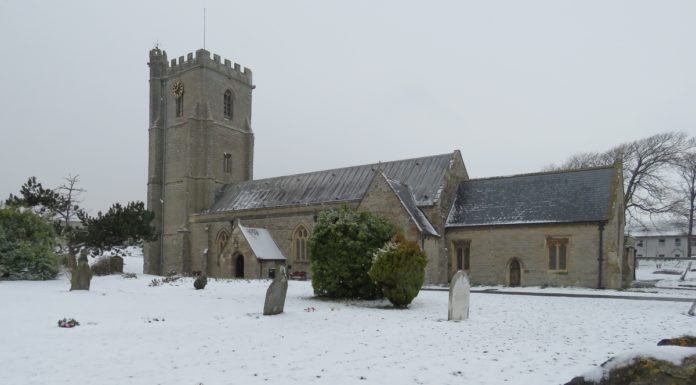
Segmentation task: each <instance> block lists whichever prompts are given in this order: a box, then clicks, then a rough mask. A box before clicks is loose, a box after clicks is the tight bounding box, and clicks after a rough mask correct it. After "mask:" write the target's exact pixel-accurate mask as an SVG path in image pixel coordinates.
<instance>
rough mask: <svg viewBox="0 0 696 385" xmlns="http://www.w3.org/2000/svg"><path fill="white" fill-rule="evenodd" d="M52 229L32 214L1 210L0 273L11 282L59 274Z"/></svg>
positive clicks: (40, 278)
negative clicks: (12, 280)
mask: <svg viewBox="0 0 696 385" xmlns="http://www.w3.org/2000/svg"><path fill="white" fill-rule="evenodd" d="M55 245H56V236H55V232H54V230H53V226H51V225H50V224H49V223H47V222H46V221H44V220H43V219H42V218H41V217H40V216H39V215H37V214H35V213H33V212H32V211H29V210H25V209H20V208H16V207H5V208H0V271H2V272H3V275H4V276H6V278H8V279H29V280H46V279H53V278H55V276H56V275H57V274H58V268H59V265H60V258H59V257H58V256H57V255H56V253H55V251H54V249H55Z"/></svg>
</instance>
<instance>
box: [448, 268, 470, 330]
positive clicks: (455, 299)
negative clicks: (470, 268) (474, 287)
mask: <svg viewBox="0 0 696 385" xmlns="http://www.w3.org/2000/svg"><path fill="white" fill-rule="evenodd" d="M470 289H471V285H470V284H469V277H468V276H467V275H466V273H465V272H463V271H461V270H459V271H457V272H456V273H455V274H454V277H452V282H451V283H450V290H449V308H448V309H447V320H448V321H461V320H465V319H468V318H469V291H470Z"/></svg>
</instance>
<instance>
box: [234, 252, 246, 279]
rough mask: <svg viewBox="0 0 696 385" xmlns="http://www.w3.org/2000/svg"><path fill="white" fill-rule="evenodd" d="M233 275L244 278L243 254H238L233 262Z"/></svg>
mask: <svg viewBox="0 0 696 385" xmlns="http://www.w3.org/2000/svg"><path fill="white" fill-rule="evenodd" d="M234 276H235V277H237V278H244V256H243V255H241V254H239V255H238V256H237V262H236V263H235V269H234Z"/></svg>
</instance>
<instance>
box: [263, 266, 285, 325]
mask: <svg viewBox="0 0 696 385" xmlns="http://www.w3.org/2000/svg"><path fill="white" fill-rule="evenodd" d="M287 292H288V274H287V273H286V272H285V266H281V267H280V269H279V271H278V274H276V276H275V278H273V282H271V286H269V287H268V290H266V302H265V303H264V305H263V315H275V314H280V313H282V312H283V308H284V307H285V294H287Z"/></svg>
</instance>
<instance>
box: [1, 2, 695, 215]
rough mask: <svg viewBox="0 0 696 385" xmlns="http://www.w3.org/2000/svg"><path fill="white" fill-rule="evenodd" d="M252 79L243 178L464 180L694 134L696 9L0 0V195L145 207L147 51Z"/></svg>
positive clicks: (684, 5)
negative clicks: (220, 62)
mask: <svg viewBox="0 0 696 385" xmlns="http://www.w3.org/2000/svg"><path fill="white" fill-rule="evenodd" d="M204 7H205V8H206V21H207V23H206V24H207V27H206V42H205V46H206V48H207V49H208V50H209V51H211V52H212V53H217V54H219V55H220V56H222V57H223V58H228V59H230V60H232V61H233V62H237V63H240V64H241V65H242V66H246V67H249V68H251V69H252V70H253V71H254V83H255V84H256V86H257V88H256V90H255V91H254V99H253V117H252V128H253V130H254V132H255V138H256V147H255V152H254V156H255V160H254V176H255V178H264V177H271V176H278V175H285V174H294V173H301V172H308V171H315V170H321V169H328V168H336V167H344V166H351V165H357V164H365V163H372V162H378V161H389V160H396V159H403V158H411V157H418V156H425V155H434V154H440V153H446V152H451V151H452V150H454V149H460V150H461V151H462V155H463V158H464V162H465V164H466V166H467V168H468V171H469V174H470V176H471V177H487V176H495V175H508V174H516V173H524V172H534V171H538V170H540V169H541V168H543V167H544V166H546V165H548V164H549V163H552V162H555V163H559V162H561V161H563V160H564V159H565V158H566V156H567V155H569V154H572V153H576V152H582V151H599V150H603V149H606V148H609V147H611V146H613V145H615V144H618V143H621V142H625V141H628V140H632V139H637V138H641V137H645V136H649V135H652V134H655V133H658V132H663V131H669V130H680V131H685V132H687V133H689V134H690V135H696V45H694V42H695V41H696V22H695V20H696V1H692V0H684V1H669V0H660V1H636V0H627V1H612V0H602V1H561V0H548V1H533V0H526V1H518V0H510V1H427V2H426V1H420V2H410V1H378V0H371V1H361V0H351V1H325V0H324V1H319V0H316V1H288V0H285V1H281V0H279V1H244V2H243V1H219V2H216V1H201V2H191V1H187V2H183V1H172V0H167V1H122V0H121V1H113V2H105V1H80V2H76V1H66V0H62V1H29V0H21V1H19V0H18V1H9V2H8V0H0V41H1V42H2V44H0V47H2V59H1V60H0V62H1V63H2V64H0V85H2V87H3V91H2V92H0V115H1V116H2V123H1V125H0V130H1V132H0V134H1V135H0V143H2V149H1V151H0V165H1V167H2V174H1V176H2V177H1V178H0V198H2V199H4V198H6V197H7V196H8V195H9V194H10V193H13V192H17V191H18V190H19V187H20V185H21V184H22V183H24V182H25V181H26V179H27V178H28V177H29V176H32V175H34V176H36V177H37V178H38V179H39V181H41V182H43V183H44V185H46V186H49V187H54V186H56V185H58V184H59V183H60V182H61V178H62V177H63V176H66V175H68V174H73V175H74V174H79V175H80V179H81V186H82V187H83V188H85V189H86V190H87V193H86V194H85V200H84V203H83V205H84V206H85V207H86V208H88V209H90V210H92V212H93V213H94V212H96V210H104V209H106V208H108V206H109V205H110V204H111V203H113V202H117V201H118V202H126V201H131V200H143V201H144V200H145V198H146V182H147V147H148V143H147V140H148V136H147V129H148V95H147V92H148V67H147V61H148V51H149V50H150V49H151V48H153V47H154V45H155V43H156V42H159V46H160V47H161V48H162V49H164V50H166V51H167V53H168V55H169V57H170V58H175V57H178V56H181V55H185V54H187V53H188V52H193V51H195V50H196V49H198V48H202V46H203V8H204Z"/></svg>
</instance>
